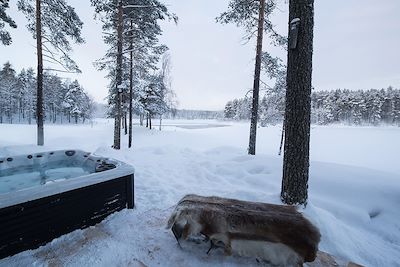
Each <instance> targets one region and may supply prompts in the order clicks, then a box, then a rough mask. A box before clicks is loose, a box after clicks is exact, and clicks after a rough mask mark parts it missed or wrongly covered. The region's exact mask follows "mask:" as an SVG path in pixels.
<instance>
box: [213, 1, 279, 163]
mask: <svg viewBox="0 0 400 267" xmlns="http://www.w3.org/2000/svg"><path fill="white" fill-rule="evenodd" d="M275 8H276V3H275V1H272V0H259V1H242V0H231V1H230V2H229V7H228V11H227V12H224V13H222V14H221V15H220V16H219V17H218V18H217V22H221V23H224V24H226V23H234V24H236V25H237V26H239V27H243V28H244V29H245V31H246V37H245V38H246V39H247V40H250V39H251V38H252V37H253V35H254V33H255V32H257V49H256V60H255V68H254V81H253V91H252V92H253V97H252V111H251V123H250V137H249V149H248V153H249V154H250V155H255V153H256V134H257V120H258V105H259V90H260V73H261V57H262V40H263V33H264V32H265V33H267V34H268V35H269V36H270V37H271V39H272V43H275V44H278V45H285V43H286V39H285V38H284V37H282V36H280V35H279V34H278V33H277V32H276V31H275V30H274V28H273V26H272V23H271V21H270V16H271V14H272V12H273V11H274V10H275ZM256 21H257V22H256Z"/></svg>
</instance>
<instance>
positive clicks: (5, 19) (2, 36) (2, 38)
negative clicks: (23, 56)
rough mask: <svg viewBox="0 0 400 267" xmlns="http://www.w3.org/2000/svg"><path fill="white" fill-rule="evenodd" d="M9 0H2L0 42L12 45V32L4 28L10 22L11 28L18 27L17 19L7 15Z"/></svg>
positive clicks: (0, 4) (0, 8)
mask: <svg viewBox="0 0 400 267" xmlns="http://www.w3.org/2000/svg"><path fill="white" fill-rule="evenodd" d="M8 2H9V0H1V1H0V43H2V44H3V45H10V44H11V43H12V39H11V35H10V33H9V32H8V31H7V30H5V29H4V28H5V27H6V25H7V24H8V26H9V27H11V28H17V24H16V23H15V21H14V20H13V19H12V18H11V17H10V16H8V15H7V13H6V9H7V8H9V7H10V5H9V4H8Z"/></svg>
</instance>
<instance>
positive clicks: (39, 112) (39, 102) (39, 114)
mask: <svg viewBox="0 0 400 267" xmlns="http://www.w3.org/2000/svg"><path fill="white" fill-rule="evenodd" d="M40 4H41V3H40V0H36V53H37V99H36V122H37V144H38V145H39V146H43V145H44V129H43V120H44V114H43V54H42V18H41V6H40Z"/></svg>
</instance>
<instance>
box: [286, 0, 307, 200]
mask: <svg viewBox="0 0 400 267" xmlns="http://www.w3.org/2000/svg"><path fill="white" fill-rule="evenodd" d="M289 22H290V23H289V47H288V60H287V62H288V63H287V77H286V82H287V89H286V109H285V144H284V158H283V179H282V191H281V199H282V201H283V202H284V203H286V204H300V205H306V204H307V197H308V195H307V194H308V192H307V189H308V175H309V150H310V113H311V77H312V54H313V28H314V0H290V2H289Z"/></svg>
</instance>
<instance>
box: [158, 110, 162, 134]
mask: <svg viewBox="0 0 400 267" xmlns="http://www.w3.org/2000/svg"><path fill="white" fill-rule="evenodd" d="M161 123H162V114H160V127H159V129H160V131H161Z"/></svg>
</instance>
